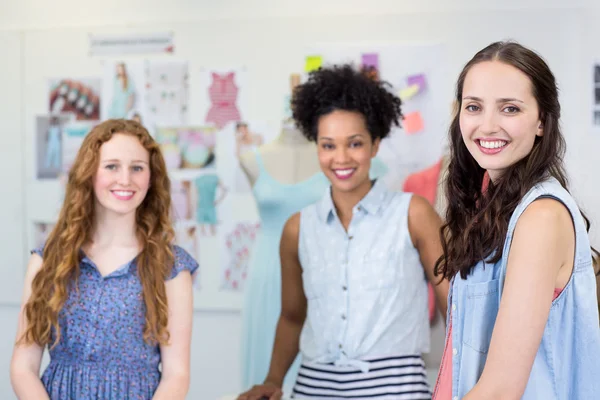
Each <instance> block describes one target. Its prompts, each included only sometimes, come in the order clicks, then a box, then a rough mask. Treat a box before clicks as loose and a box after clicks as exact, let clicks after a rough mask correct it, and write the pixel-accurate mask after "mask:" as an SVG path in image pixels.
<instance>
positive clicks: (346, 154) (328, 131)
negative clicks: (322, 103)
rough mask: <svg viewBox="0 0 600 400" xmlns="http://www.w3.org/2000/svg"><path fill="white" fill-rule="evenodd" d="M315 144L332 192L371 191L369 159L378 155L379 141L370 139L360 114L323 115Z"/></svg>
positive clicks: (344, 112) (347, 112) (349, 112)
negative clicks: (369, 189)
mask: <svg viewBox="0 0 600 400" xmlns="http://www.w3.org/2000/svg"><path fill="white" fill-rule="evenodd" d="M317 145H318V156H319V163H320V165H321V170H322V171H323V173H324V174H325V175H326V176H327V178H328V179H329V181H330V182H331V186H332V188H333V189H334V190H337V191H340V192H352V191H355V190H361V189H364V188H365V187H366V188H370V185H371V183H370V180H369V169H370V167H371V158H373V157H375V155H376V154H377V150H378V148H379V139H375V141H373V140H372V139H371V135H370V134H369V131H368V130H367V126H366V123H365V118H364V117H363V116H362V115H361V114H360V113H357V112H351V111H342V110H336V111H333V112H331V113H329V114H326V115H323V116H322V117H321V118H320V119H319V122H318V127H317ZM367 191H368V189H367Z"/></svg>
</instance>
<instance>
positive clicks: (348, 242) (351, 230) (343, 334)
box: [338, 206, 363, 358]
mask: <svg viewBox="0 0 600 400" xmlns="http://www.w3.org/2000/svg"><path fill="white" fill-rule="evenodd" d="M362 212H363V209H362V207H361V206H356V207H354V209H353V210H352V219H351V220H350V224H349V225H348V230H347V231H344V243H343V248H342V249H340V250H341V251H340V254H341V256H340V257H341V260H340V262H341V271H340V274H339V276H340V279H341V282H340V287H341V296H342V301H341V302H340V309H339V318H340V325H339V326H340V329H339V337H338V343H339V345H338V347H339V351H340V353H341V356H342V358H346V357H347V353H346V349H345V348H344V344H345V343H346V339H347V335H348V318H349V317H350V316H349V307H350V297H349V296H350V293H349V292H350V290H349V289H350V287H349V286H350V284H349V279H348V277H349V273H348V269H349V268H350V267H351V260H352V259H353V257H352V253H353V250H354V248H355V246H353V244H354V243H355V239H354V236H355V233H356V230H357V225H358V224H359V223H360V220H361V218H362ZM338 222H339V218H338ZM339 225H340V229H342V230H344V228H343V226H342V224H341V222H340V223H339Z"/></svg>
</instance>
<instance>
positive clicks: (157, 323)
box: [20, 120, 174, 346]
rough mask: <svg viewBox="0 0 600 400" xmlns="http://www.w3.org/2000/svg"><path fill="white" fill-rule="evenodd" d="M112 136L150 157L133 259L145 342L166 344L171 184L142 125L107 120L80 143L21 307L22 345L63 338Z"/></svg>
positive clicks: (171, 232) (42, 344) (157, 152)
mask: <svg viewBox="0 0 600 400" xmlns="http://www.w3.org/2000/svg"><path fill="white" fill-rule="evenodd" d="M115 134H126V135H131V136H134V137H137V138H138V139H139V141H140V143H141V144H142V146H143V147H144V148H145V149H146V150H147V151H148V153H149V154H150V187H149V189H148V193H147V194H146V197H145V198H144V201H143V202H142V204H141V205H140V206H139V207H138V209H137V210H136V224H137V236H138V240H139V241H140V243H141V245H142V251H141V253H140V254H139V256H138V257H137V259H136V264H137V269H138V274H139V278H140V281H141V283H142V289H143V298H144V303H145V306H146V322H145V327H144V340H145V341H147V342H149V343H161V344H162V343H166V342H167V341H168V339H169V332H168V331H167V296H166V290H165V278H166V277H167V276H168V274H169V272H170V271H171V268H172V265H173V252H172V249H171V244H172V241H173V238H174V232H173V228H172V225H171V220H170V209H171V197H170V187H171V184H170V181H169V177H168V175H167V169H166V166H165V161H164V159H163V156H162V154H161V152H160V150H159V147H158V144H157V143H156V142H155V141H154V139H153V138H152V137H151V136H150V134H149V133H148V131H147V130H146V129H145V128H144V127H143V126H142V125H140V124H138V123H137V122H134V121H127V120H108V121H106V122H103V123H101V124H99V125H98V126H96V127H95V128H93V129H92V131H91V132H90V133H89V134H88V135H87V137H86V138H85V140H84V141H83V143H82V145H81V148H80V149H79V152H78V153H77V157H76V158H75V162H74V164H73V166H72V168H71V169H70V171H69V178H68V182H67V186H66V193H65V198H64V202H63V206H62V209H61V211H60V214H59V217H58V221H57V223H56V225H55V227H54V229H53V230H52V232H51V233H50V235H49V236H48V240H47V241H46V244H45V246H44V252H43V263H42V267H41V269H40V270H39V272H38V273H37V275H36V276H35V278H34V279H33V283H32V293H31V297H30V298H29V301H28V302H27V304H26V305H25V316H26V318H27V323H28V325H27V328H26V330H25V333H24V334H23V337H22V338H20V341H24V342H25V343H32V342H34V343H37V344H38V345H40V346H45V345H46V344H49V343H50V341H51V338H52V334H51V333H52V329H54V331H55V333H56V335H55V340H54V344H53V345H56V344H57V343H58V342H59V340H60V336H61V331H60V326H59V323H58V316H59V313H60V311H61V309H62V307H63V305H64V304H65V301H66V300H67V297H68V288H69V287H70V283H71V282H72V281H76V280H77V277H78V276H79V262H80V261H81V258H82V251H81V250H82V247H83V246H84V245H86V244H87V243H90V242H91V240H92V231H93V227H94V222H95V220H94V218H95V215H94V193H93V183H92V179H93V176H94V175H95V174H96V171H97V170H98V165H99V153H100V147H101V146H102V144H104V143H106V142H107V141H109V140H110V139H111V138H112V137H113V135H115Z"/></svg>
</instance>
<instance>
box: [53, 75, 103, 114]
mask: <svg viewBox="0 0 600 400" xmlns="http://www.w3.org/2000/svg"><path fill="white" fill-rule="evenodd" d="M49 86H50V92H49V93H50V94H49V109H48V111H49V112H50V113H51V114H64V113H70V114H73V115H74V116H75V119H76V120H99V119H100V93H101V90H102V80H101V79H100V78H96V79H68V78H64V79H51V80H50V82H49Z"/></svg>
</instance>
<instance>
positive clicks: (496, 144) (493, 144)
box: [479, 140, 508, 149]
mask: <svg viewBox="0 0 600 400" xmlns="http://www.w3.org/2000/svg"><path fill="white" fill-rule="evenodd" d="M507 143H508V142H505V141H504V140H479V144H480V145H481V147H483V148H485V149H498V148H500V147H504V146H506V144H507Z"/></svg>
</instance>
